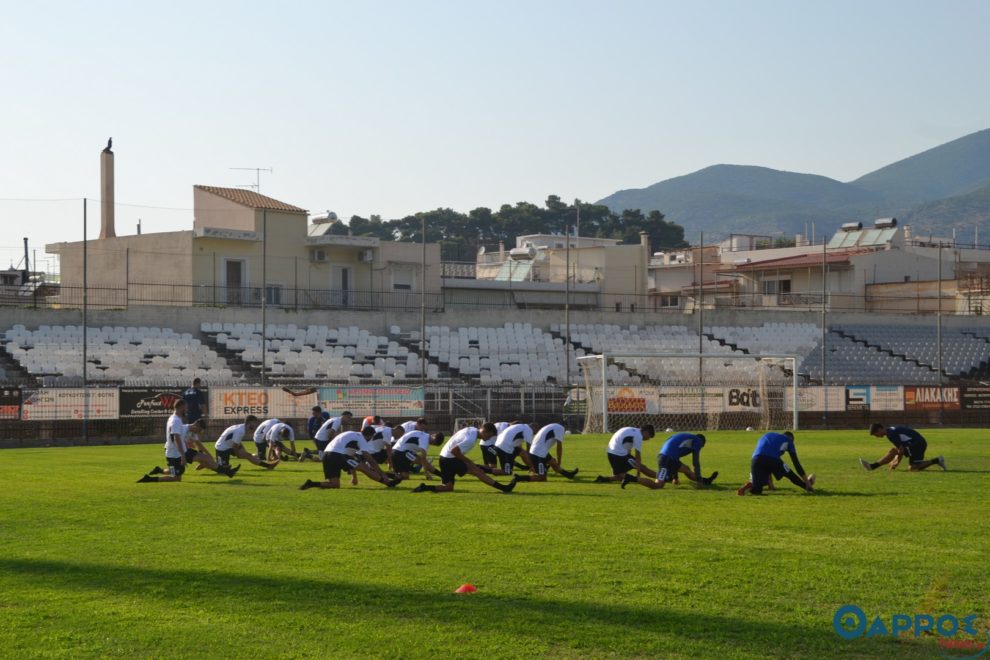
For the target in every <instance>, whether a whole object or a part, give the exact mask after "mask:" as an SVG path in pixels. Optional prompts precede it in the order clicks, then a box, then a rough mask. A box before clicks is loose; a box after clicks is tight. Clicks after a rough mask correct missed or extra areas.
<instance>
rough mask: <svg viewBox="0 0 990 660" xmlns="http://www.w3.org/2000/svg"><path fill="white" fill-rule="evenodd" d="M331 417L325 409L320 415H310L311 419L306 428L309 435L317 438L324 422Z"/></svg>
mask: <svg viewBox="0 0 990 660" xmlns="http://www.w3.org/2000/svg"><path fill="white" fill-rule="evenodd" d="M328 419H330V413H328V412H326V411H323V412H322V413H320V416H319V417H313V416H312V415H310V417H309V420H308V421H307V422H306V430H307V431H309V437H311V438H315V437H316V432H317V431H319V430H320V427H321V426H323V422H325V421H327V420H328Z"/></svg>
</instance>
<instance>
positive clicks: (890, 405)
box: [870, 385, 904, 410]
mask: <svg viewBox="0 0 990 660" xmlns="http://www.w3.org/2000/svg"><path fill="white" fill-rule="evenodd" d="M870 410H904V388H903V387H901V386H900V385H874V386H872V387H871V388H870Z"/></svg>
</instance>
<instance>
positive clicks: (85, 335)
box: [82, 197, 89, 444]
mask: <svg viewBox="0 0 990 660" xmlns="http://www.w3.org/2000/svg"><path fill="white" fill-rule="evenodd" d="M86 206H87V204H86V198H85V197H83V299H82V326H83V327H82V360H83V363H82V377H83V412H82V427H83V440H84V441H85V442H86V444H89V370H88V369H87V368H86V364H87V362H86V360H87V355H86V351H87V347H88V344H89V330H88V328H89V250H88V246H89V242H88V240H87V234H88V233H89V232H88V231H87V218H86Z"/></svg>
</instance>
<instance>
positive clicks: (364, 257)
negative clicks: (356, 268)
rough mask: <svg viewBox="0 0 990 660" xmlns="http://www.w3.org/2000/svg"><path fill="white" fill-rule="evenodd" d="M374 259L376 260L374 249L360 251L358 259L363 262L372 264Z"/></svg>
mask: <svg viewBox="0 0 990 660" xmlns="http://www.w3.org/2000/svg"><path fill="white" fill-rule="evenodd" d="M374 260H375V251H374V250H361V251H360V252H358V261H360V262H361V263H363V264H370V263H371V262H372V261H374Z"/></svg>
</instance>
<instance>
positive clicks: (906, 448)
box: [859, 424, 945, 471]
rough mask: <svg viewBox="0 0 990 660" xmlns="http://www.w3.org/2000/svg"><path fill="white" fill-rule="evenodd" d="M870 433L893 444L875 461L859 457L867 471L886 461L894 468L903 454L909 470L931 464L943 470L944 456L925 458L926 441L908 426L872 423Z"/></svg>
mask: <svg viewBox="0 0 990 660" xmlns="http://www.w3.org/2000/svg"><path fill="white" fill-rule="evenodd" d="M870 435H872V436H874V437H877V438H883V437H886V438H887V439H888V440H890V444H892V445H894V446H893V447H891V448H890V451H888V452H887V453H886V454H884V456H883V458H881V459H880V460H878V461H876V462H875V463H870V462H868V461H866V460H864V459H862V458H861V459H859V464H860V465H862V466H863V467H864V468H866V470H867V471H873V470H876V469H877V468H878V467H880V466H881V465H886V464H887V463H890V469H891V470H896V469H897V466H898V465H900V464H901V459H902V458H904V457H905V456H907V459H908V469H909V470H912V471H917V470H927V469H928V468H930V467H931V466H933V465H937V466H939V467H940V468H942V469H943V470H945V457H944V456H937V457H935V458H932V459H929V460H927V461H926V460H925V450H926V449H928V441H927V440H925V437H924V436H923V435H921V434H920V433H918V432H917V431H915V430H914V429H913V428H911V427H910V426H891V427H889V428H887V427H884V425H883V424H873V425H872V426H870Z"/></svg>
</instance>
